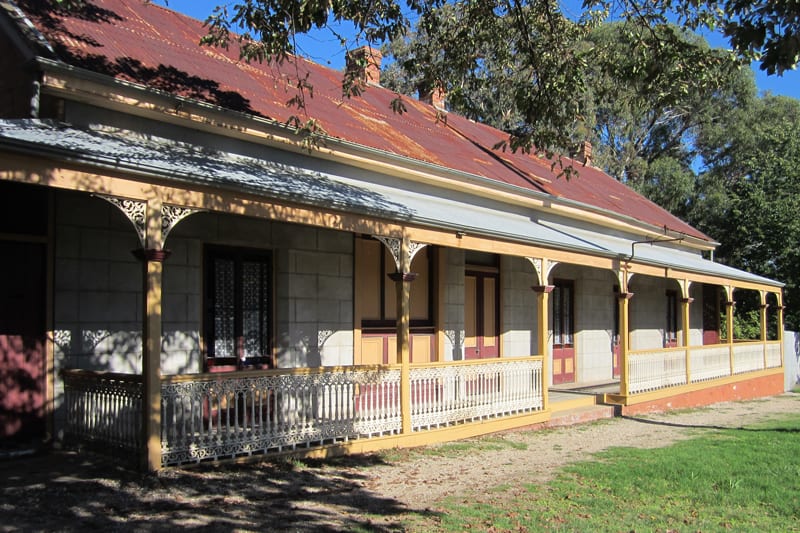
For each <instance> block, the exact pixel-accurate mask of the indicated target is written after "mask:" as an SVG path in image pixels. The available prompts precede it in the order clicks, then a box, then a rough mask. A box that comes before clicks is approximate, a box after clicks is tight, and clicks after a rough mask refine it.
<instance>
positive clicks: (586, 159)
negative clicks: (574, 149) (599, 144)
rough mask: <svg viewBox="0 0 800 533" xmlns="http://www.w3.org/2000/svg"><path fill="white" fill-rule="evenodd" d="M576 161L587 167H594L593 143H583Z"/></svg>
mask: <svg viewBox="0 0 800 533" xmlns="http://www.w3.org/2000/svg"><path fill="white" fill-rule="evenodd" d="M575 159H577V160H578V161H580V162H581V163H583V166H585V167H590V166H592V143H590V142H589V141H583V142H582V143H581V144H580V148H578V155H577V157H576V158H575Z"/></svg>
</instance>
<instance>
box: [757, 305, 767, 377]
mask: <svg viewBox="0 0 800 533" xmlns="http://www.w3.org/2000/svg"><path fill="white" fill-rule="evenodd" d="M760 292H761V313H759V320H761V348H762V351H763V352H764V368H767V293H766V291H760Z"/></svg>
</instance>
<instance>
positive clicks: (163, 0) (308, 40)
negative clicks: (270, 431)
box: [156, 0, 800, 99]
mask: <svg viewBox="0 0 800 533" xmlns="http://www.w3.org/2000/svg"><path fill="white" fill-rule="evenodd" d="M225 1H226V0H156V2H157V3H159V4H162V5H164V4H167V7H169V8H170V9H174V10H176V11H180V12H182V13H185V14H187V15H189V16H191V17H194V18H197V19H200V20H205V19H206V17H207V16H208V15H209V14H210V13H211V12H212V11H213V9H214V7H215V6H217V5H220V4H223V3H225ZM707 38H708V40H709V42H710V43H711V45H712V46H717V47H725V46H727V43H726V42H725V40H724V39H723V38H722V36H719V35H714V34H710V35H708V36H707ZM300 46H301V47H302V49H303V52H304V53H305V54H306V55H308V56H309V57H310V58H311V59H312V60H314V61H316V62H317V63H321V64H327V65H328V66H330V67H332V68H335V69H340V68H342V67H343V66H344V52H343V51H342V50H341V48H340V47H339V43H338V42H337V41H336V40H335V39H334V38H333V37H332V36H331V35H329V34H327V33H325V32H320V33H317V34H314V35H311V36H308V37H305V38H304V39H303V40H302V41H301V43H300ZM752 67H753V72H754V73H755V77H756V85H757V86H758V89H759V91H760V92H765V91H769V92H771V93H772V94H782V95H786V96H791V97H793V98H797V99H800V71H799V70H794V71H789V72H786V73H785V74H784V75H783V76H774V75H773V76H767V75H766V74H764V73H763V72H762V71H761V70H759V69H758V65H757V64H753V65H752Z"/></svg>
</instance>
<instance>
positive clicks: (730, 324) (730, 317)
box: [725, 300, 735, 376]
mask: <svg viewBox="0 0 800 533" xmlns="http://www.w3.org/2000/svg"><path fill="white" fill-rule="evenodd" d="M734 304H735V302H734V301H733V300H728V301H727V302H725V305H726V306H727V309H728V312H727V314H726V315H725V322H726V324H727V327H728V339H727V340H728V349H729V350H730V358H731V376H732V375H734V369H735V360H734V355H733V308H734Z"/></svg>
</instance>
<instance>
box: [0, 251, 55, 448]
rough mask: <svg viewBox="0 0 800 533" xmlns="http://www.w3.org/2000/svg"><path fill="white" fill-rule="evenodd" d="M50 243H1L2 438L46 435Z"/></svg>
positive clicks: (17, 439) (12, 439)
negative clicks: (47, 277) (46, 309)
mask: <svg viewBox="0 0 800 533" xmlns="http://www.w3.org/2000/svg"><path fill="white" fill-rule="evenodd" d="M45 257H46V248H45V245H44V244H36V243H25V242H5V241H0V441H2V442H3V443H6V444H11V445H13V443H14V442H26V441H30V440H32V439H38V438H42V437H44V433H45V396H46V389H45V387H46V354H45V328H46V322H45V306H46V289H45V287H46V276H45V272H46V266H45Z"/></svg>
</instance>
